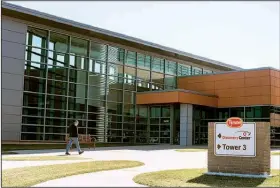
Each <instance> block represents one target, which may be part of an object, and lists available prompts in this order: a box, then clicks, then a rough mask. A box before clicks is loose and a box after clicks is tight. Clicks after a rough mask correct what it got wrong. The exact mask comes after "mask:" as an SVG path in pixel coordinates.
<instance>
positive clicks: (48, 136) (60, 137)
mask: <svg viewBox="0 0 280 188" xmlns="http://www.w3.org/2000/svg"><path fill="white" fill-rule="evenodd" d="M45 140H53V141H64V140H65V134H64V135H59V134H46V135H45Z"/></svg>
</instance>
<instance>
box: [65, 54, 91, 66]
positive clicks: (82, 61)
mask: <svg viewBox="0 0 280 188" xmlns="http://www.w3.org/2000/svg"><path fill="white" fill-rule="evenodd" d="M87 62H88V59H86V58H85V57H80V56H74V55H72V54H71V55H70V60H69V64H70V67H71V68H73V69H82V70H87V69H88V68H87Z"/></svg>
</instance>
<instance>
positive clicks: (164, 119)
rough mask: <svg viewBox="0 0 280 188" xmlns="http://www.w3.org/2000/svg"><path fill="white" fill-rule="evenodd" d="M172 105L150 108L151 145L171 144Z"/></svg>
mask: <svg viewBox="0 0 280 188" xmlns="http://www.w3.org/2000/svg"><path fill="white" fill-rule="evenodd" d="M170 125H171V119H170V105H166V106H150V139H149V142H150V143H159V144H170V130H171V126H170Z"/></svg>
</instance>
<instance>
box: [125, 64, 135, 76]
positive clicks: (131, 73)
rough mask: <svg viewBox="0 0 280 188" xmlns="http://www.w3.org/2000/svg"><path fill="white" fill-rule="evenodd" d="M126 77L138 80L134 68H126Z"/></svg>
mask: <svg viewBox="0 0 280 188" xmlns="http://www.w3.org/2000/svg"><path fill="white" fill-rule="evenodd" d="M124 77H125V78H128V79H136V69H135V68H132V67H126V66H125V67H124Z"/></svg>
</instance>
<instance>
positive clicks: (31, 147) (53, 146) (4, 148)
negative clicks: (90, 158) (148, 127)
mask: <svg viewBox="0 0 280 188" xmlns="http://www.w3.org/2000/svg"><path fill="white" fill-rule="evenodd" d="M140 145H150V144H131V143H96V147H118V146H140ZM80 146H81V148H88V144H80ZM1 147H2V153H3V151H5V152H7V151H15V150H43V149H65V148H66V143H58V144H24V143H22V144H2V145H1ZM74 147H75V145H74Z"/></svg>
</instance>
